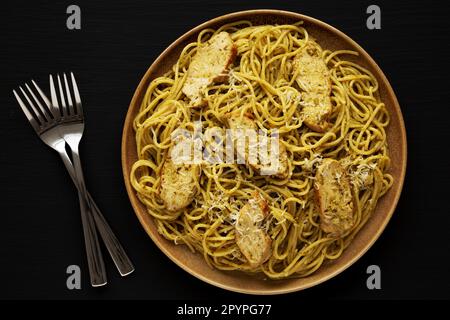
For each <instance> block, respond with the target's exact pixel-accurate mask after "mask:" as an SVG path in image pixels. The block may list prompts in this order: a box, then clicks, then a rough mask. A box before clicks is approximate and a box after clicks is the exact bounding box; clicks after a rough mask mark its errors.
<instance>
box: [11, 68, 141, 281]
mask: <svg viewBox="0 0 450 320" xmlns="http://www.w3.org/2000/svg"><path fill="white" fill-rule="evenodd" d="M63 79H64V88H65V91H66V93H65V94H64V91H63V86H62V83H61V79H60V77H59V75H58V76H57V80H58V88H59V93H60V102H61V107H59V103H58V99H57V96H56V89H55V85H54V82H53V77H52V76H50V89H51V98H52V102H51V103H50V101H49V99H48V98H47V97H46V96H45V94H44V93H43V92H42V90H41V89H40V88H39V86H38V85H37V84H36V83H35V82H34V81H32V83H33V85H34V87H35V88H36V90H37V93H38V96H39V97H40V98H41V100H39V99H38V97H37V96H36V94H35V93H34V92H33V90H32V89H31V88H30V86H29V85H28V84H25V87H26V89H27V90H28V93H29V95H30V96H31V97H32V99H30V96H29V95H28V94H27V93H26V91H25V90H24V89H23V88H22V87H19V89H20V92H21V93H22V95H23V96H24V97H25V100H26V101H27V102H28V105H29V106H30V109H31V111H32V112H30V110H29V109H28V108H27V106H26V105H25V103H24V102H23V100H22V99H21V98H20V95H19V94H18V93H17V92H16V91H15V90H14V91H13V92H14V95H15V97H16V99H17V101H18V102H19V105H20V107H21V108H22V111H23V112H24V114H25V116H26V117H27V119H28V121H29V122H30V124H31V126H32V127H33V129H34V130H35V131H36V133H37V134H38V136H39V137H40V138H41V139H42V140H43V141H44V142H45V143H46V144H47V145H48V146H50V147H51V148H53V149H54V150H56V151H57V152H58V153H59V154H60V156H61V159H62V160H63V162H64V164H65V166H66V169H67V171H68V172H69V175H70V176H71V178H72V181H73V182H74V184H75V185H76V187H77V189H78V190H79V200H80V208H81V212H82V222H83V231H84V236H85V244H86V252H87V256H88V265H89V272H90V277H91V284H92V286H101V285H104V284H106V282H107V280H106V272H105V267H104V263H103V259H102V254H101V251H100V249H99V244H98V239H97V234H96V230H95V227H94V222H95V224H96V226H97V229H98V231H99V232H100V236H101V237H102V240H103V241H104V243H105V246H106V247H107V249H108V252H109V253H110V255H111V257H112V259H113V261H114V263H115V265H116V267H117V269H118V270H119V272H120V274H121V275H122V276H126V275H128V274H130V273H132V272H133V271H134V267H133V264H132V262H131V261H130V259H129V258H128V256H127V255H126V253H125V250H124V249H123V247H122V246H121V244H120V242H119V241H118V239H117V237H116V236H115V235H114V233H113V231H112V230H111V228H110V226H109V225H108V223H107V221H106V219H105V218H104V217H103V215H102V214H101V212H100V210H99V208H98V206H97V205H96V204H95V202H94V201H93V199H92V197H91V195H90V194H89V193H88V192H87V190H86V186H85V183H84V178H83V172H82V169H81V162H80V158H79V152H78V144H79V141H80V140H81V137H82V134H83V129H84V117H83V110H82V106H81V98H80V94H79V91H78V87H77V84H76V81H75V77H74V76H73V74H71V83H72V88H73V92H74V98H75V104H74V103H73V101H72V95H71V93H70V88H69V83H68V81H67V77H66V75H65V74H64V75H63ZM32 100H33V101H34V103H33V101H32ZM41 102H43V103H44V104H45V106H46V107H44V106H43V104H42V103H41ZM66 102H67V104H66ZM66 143H67V144H68V145H69V146H70V148H71V150H72V158H73V163H72V161H71V160H70V158H69V155H68V154H67V151H66ZM91 211H92V213H93V216H92V213H91Z"/></svg>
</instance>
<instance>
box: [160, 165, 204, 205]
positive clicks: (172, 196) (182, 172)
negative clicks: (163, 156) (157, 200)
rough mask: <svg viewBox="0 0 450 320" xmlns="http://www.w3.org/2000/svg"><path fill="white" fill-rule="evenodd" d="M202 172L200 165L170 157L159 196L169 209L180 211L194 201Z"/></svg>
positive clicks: (162, 175) (163, 172) (163, 173)
mask: <svg viewBox="0 0 450 320" xmlns="http://www.w3.org/2000/svg"><path fill="white" fill-rule="evenodd" d="M200 173H201V170H200V166H199V165H195V164H183V163H175V162H174V161H173V160H172V159H171V158H170V157H169V158H168V159H167V160H166V161H165V162H164V164H163V167H162V170H161V185H160V188H159V196H160V197H161V199H162V200H163V202H164V206H165V208H166V209H167V210H168V211H170V212H179V211H180V210H182V209H184V208H186V207H187V206H188V205H189V204H190V203H191V202H192V200H193V199H194V197H195V195H196V193H197V191H198V190H197V180H198V179H199V178H200Z"/></svg>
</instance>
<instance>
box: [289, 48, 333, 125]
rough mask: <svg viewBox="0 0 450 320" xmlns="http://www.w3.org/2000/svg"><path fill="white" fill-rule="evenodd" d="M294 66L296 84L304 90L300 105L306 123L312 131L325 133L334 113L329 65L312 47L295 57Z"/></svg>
mask: <svg viewBox="0 0 450 320" xmlns="http://www.w3.org/2000/svg"><path fill="white" fill-rule="evenodd" d="M294 65H295V67H296V69H297V70H298V76H297V79H296V82H297V84H298V86H299V87H300V89H302V90H303V92H302V95H301V100H300V105H301V106H302V107H303V111H302V113H303V116H304V123H305V124H306V125H307V126H308V127H309V128H310V129H311V130H314V131H317V132H324V131H326V130H327V128H328V126H329V124H328V122H327V118H328V116H329V114H330V113H331V111H332V105H331V98H330V95H331V76H330V72H329V70H328V68H327V65H326V64H325V61H324V60H323V59H322V57H320V55H319V52H318V50H317V48H315V47H313V46H312V45H309V46H307V47H306V48H304V49H303V50H302V51H301V52H300V53H299V54H298V55H297V56H296V57H295V60H294Z"/></svg>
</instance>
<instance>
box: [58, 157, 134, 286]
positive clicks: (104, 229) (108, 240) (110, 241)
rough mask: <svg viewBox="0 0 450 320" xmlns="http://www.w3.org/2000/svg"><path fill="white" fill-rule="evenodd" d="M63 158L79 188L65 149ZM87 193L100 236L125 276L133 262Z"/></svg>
mask: <svg viewBox="0 0 450 320" xmlns="http://www.w3.org/2000/svg"><path fill="white" fill-rule="evenodd" d="M61 158H62V160H63V162H64V164H65V166H66V169H67V171H68V172H69V175H70V177H71V178H72V182H73V183H74V184H75V186H76V187H77V189H79V186H78V183H77V180H76V176H75V169H74V167H73V165H72V162H71V161H70V159H69V157H68V155H67V153H66V151H65V150H64V154H63V155H61ZM86 194H87V201H88V203H89V205H90V208H91V212H92V213H93V214H94V221H95V225H96V226H97V230H98V231H99V233H100V237H101V238H102V240H103V242H104V244H105V247H106V249H107V250H108V252H109V254H110V256H111V258H112V260H113V262H114V264H115V266H116V268H117V270H119V273H120V275H121V276H122V277H125V276H127V275H129V274H130V273H132V272H133V271H134V266H133V263H132V262H131V260H130V258H129V257H128V255H127V254H126V252H125V249H124V248H123V247H122V245H121V243H120V241H119V239H117V237H116V235H115V234H114V232H113V230H112V229H111V227H110V226H109V224H108V221H106V219H105V217H104V216H103V214H102V213H101V211H100V209H99V208H98V206H97V204H96V203H95V201H94V199H93V198H92V196H91V195H90V193H89V192H87V193H86Z"/></svg>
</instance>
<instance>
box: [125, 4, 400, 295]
mask: <svg viewBox="0 0 450 320" xmlns="http://www.w3.org/2000/svg"><path fill="white" fill-rule="evenodd" d="M249 14H255V15H280V16H287V17H289V18H295V19H298V20H303V21H306V22H308V23H311V24H315V25H317V26H319V27H321V28H323V29H324V30H327V31H329V32H331V33H332V34H334V35H336V36H338V37H341V38H343V39H344V40H345V41H347V42H349V43H351V44H352V45H353V46H354V47H355V48H357V49H358V52H359V53H360V55H361V56H363V58H364V59H366V61H367V62H368V63H369V64H370V66H371V67H372V68H373V70H375V72H376V74H377V75H378V76H379V77H380V78H381V81H382V82H383V83H384V84H385V86H386V89H387V94H388V95H390V96H391V97H392V101H393V108H394V109H395V110H396V112H397V115H398V122H399V125H400V127H399V130H400V133H401V136H400V137H399V138H400V140H401V143H400V145H401V149H402V150H401V152H402V155H403V157H402V158H401V171H400V176H399V180H398V184H399V187H398V188H397V192H396V194H395V196H394V198H393V201H391V202H390V203H389V205H388V207H389V208H388V214H387V215H386V217H385V218H384V220H383V222H382V224H381V225H380V227H379V228H378V230H377V232H376V233H375V234H374V235H373V236H372V237H371V238H370V239H369V241H367V243H366V244H365V245H364V246H363V248H362V250H360V251H358V253H356V254H355V255H354V256H352V257H351V258H350V259H348V261H346V263H344V264H343V265H342V266H340V267H339V268H337V269H336V270H334V271H333V272H330V273H329V274H326V275H325V276H323V277H321V278H319V279H317V280H315V281H312V282H309V283H307V284H303V285H298V286H296V287H292V288H287V289H286V288H281V289H279V288H278V289H277V288H270V289H264V290H261V289H258V290H254V289H244V288H238V287H234V286H230V285H227V284H223V283H220V282H218V281H215V280H211V279H209V278H207V277H205V276H204V275H202V274H201V273H199V272H196V271H194V270H192V269H191V268H189V267H188V266H186V265H184V264H183V263H182V262H181V261H180V260H179V259H178V258H177V257H176V256H175V255H174V254H172V252H171V251H170V250H169V249H168V248H167V247H166V246H164V245H163V244H162V243H161V242H160V241H159V239H157V238H156V235H155V234H153V232H152V231H151V229H150V227H149V226H148V225H147V224H146V223H145V221H144V218H143V215H144V214H145V215H146V214H147V213H145V212H144V213H141V212H140V209H139V203H138V202H139V199H138V198H137V196H136V194H135V191H134V189H133V187H132V186H131V182H130V177H129V174H130V172H129V170H130V168H127V163H126V149H127V147H126V146H127V136H128V134H129V132H130V130H133V126H132V123H133V118H134V114H133V111H134V110H133V106H134V105H135V104H136V102H137V100H138V99H139V93H140V92H141V91H142V90H143V89H144V87H145V86H146V84H147V81H148V79H149V77H150V75H151V74H152V73H153V72H154V69H155V68H156V66H157V65H159V64H160V63H161V62H162V61H163V60H164V58H165V57H166V55H167V54H168V53H169V52H170V51H171V50H173V49H174V48H176V47H177V46H178V45H179V44H180V43H183V42H184V41H186V40H187V39H188V38H190V37H191V36H192V35H194V34H197V33H198V32H199V31H201V30H203V29H205V28H207V27H209V26H210V25H212V24H216V23H218V22H220V21H221V20H225V19H226V20H229V19H236V20H239V19H240V18H241V17H242V16H248V15H249ZM133 136H134V134H133ZM121 162H122V172H123V176H124V180H125V186H126V190H127V193H128V196H129V198H130V202H131V205H132V207H133V210H134V212H135V214H136V216H137V217H138V219H139V221H140V223H141V225H142V226H143V228H144V229H145V231H146V232H147V234H148V235H149V236H150V238H151V239H152V240H153V242H154V243H155V244H156V245H157V247H158V248H159V249H160V250H161V251H162V252H163V253H164V254H165V255H166V256H167V257H169V258H170V259H171V260H172V261H173V262H174V263H175V264H177V265H178V266H179V267H181V268H182V269H183V270H185V271H186V272H188V273H190V274H191V275H193V276H195V277H196V278H198V279H200V280H202V281H204V282H206V283H209V284H211V285H214V286H216V287H219V288H222V289H226V290H230V291H234V292H239V293H245V294H256V295H273V294H284V293H290V292H295V291H300V290H303V289H307V288H310V287H312V286H315V285H318V284H320V283H322V282H324V281H327V280H329V279H330V278H332V277H334V276H336V275H338V274H339V273H341V272H343V271H344V270H346V269H347V268H348V267H350V266H351V265H352V264H353V263H355V262H356V261H357V260H358V259H359V258H360V257H361V256H362V255H364V254H365V253H366V252H367V250H369V249H370V247H371V246H372V245H373V244H374V243H375V241H376V240H377V239H378V238H379V236H380V235H381V233H382V232H383V231H384V229H385V228H386V225H387V224H388V222H389V220H390V219H391V217H392V215H393V213H394V211H395V208H396V206H397V203H398V201H399V198H400V194H401V191H402V189H403V184H404V180H405V174H406V164H407V139H406V129H405V123H404V120H403V115H402V112H401V108H400V105H399V103H398V100H397V97H396V95H395V93H394V90H393V89H392V86H391V84H390V83H389V81H388V79H387V77H386V76H385V74H384V73H383V71H382V70H381V68H380V67H379V66H378V65H377V63H376V62H375V61H374V60H373V59H372V57H371V56H370V55H369V54H368V53H367V52H366V51H365V50H364V49H363V48H362V47H361V46H360V45H359V44H358V43H356V42H355V41H354V40H353V39H351V38H350V37H349V36H347V35H346V34H345V33H343V32H342V31H340V30H338V29H337V28H335V27H333V26H331V25H329V24H327V23H325V22H323V21H320V20H318V19H316V18H312V17H310V16H307V15H304V14H300V13H296V12H291V11H284V10H274V9H256V10H245V11H238V12H233V13H228V14H225V15H222V16H219V17H216V18H213V19H210V20H208V21H206V22H204V23H202V24H200V25H198V26H196V27H194V28H192V29H191V30H189V31H188V32H186V33H184V34H183V35H182V36H180V37H179V38H178V39H176V40H175V41H174V42H172V43H171V44H170V45H169V46H168V47H167V48H166V49H165V50H164V51H163V52H162V53H161V54H160V55H159V56H158V57H157V58H156V60H155V61H154V62H153V63H152V64H151V65H150V67H149V68H148V69H147V71H146V73H145V74H144V76H143V77H142V79H141V81H140V83H139V85H138V87H137V88H136V90H135V92H134V95H133V98H132V100H131V102H130V105H129V107H128V111H127V115H126V118H125V122H124V127H123V133H122V148H121ZM164 241H166V240H164Z"/></svg>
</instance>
